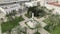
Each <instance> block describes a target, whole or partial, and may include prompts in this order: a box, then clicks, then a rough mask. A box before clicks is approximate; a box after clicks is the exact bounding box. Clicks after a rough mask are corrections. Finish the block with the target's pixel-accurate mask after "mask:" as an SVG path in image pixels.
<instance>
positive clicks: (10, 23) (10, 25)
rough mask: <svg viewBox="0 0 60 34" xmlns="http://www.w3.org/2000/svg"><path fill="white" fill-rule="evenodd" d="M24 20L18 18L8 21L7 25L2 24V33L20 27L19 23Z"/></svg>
mask: <svg viewBox="0 0 60 34" xmlns="http://www.w3.org/2000/svg"><path fill="white" fill-rule="evenodd" d="M22 20H24V19H23V18H22V17H17V18H16V19H14V20H13V21H7V22H5V23H2V24H1V27H2V33H4V32H6V31H9V30H11V29H12V28H14V27H16V26H17V25H19V22H20V21H22Z"/></svg>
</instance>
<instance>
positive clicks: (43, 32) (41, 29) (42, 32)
mask: <svg viewBox="0 0 60 34" xmlns="http://www.w3.org/2000/svg"><path fill="white" fill-rule="evenodd" d="M39 32H40V33H41V34H50V33H49V32H48V31H46V30H45V29H44V28H40V30H39Z"/></svg>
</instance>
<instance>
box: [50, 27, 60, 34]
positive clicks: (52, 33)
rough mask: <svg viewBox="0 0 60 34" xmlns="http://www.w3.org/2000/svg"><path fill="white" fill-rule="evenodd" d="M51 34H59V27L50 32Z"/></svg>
mask: <svg viewBox="0 0 60 34" xmlns="http://www.w3.org/2000/svg"><path fill="white" fill-rule="evenodd" d="M51 34H60V27H58V26H57V27H56V29H55V30H54V31H53V32H51Z"/></svg>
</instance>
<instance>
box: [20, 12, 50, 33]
mask: <svg viewBox="0 0 60 34" xmlns="http://www.w3.org/2000/svg"><path fill="white" fill-rule="evenodd" d="M24 14H25V13H24ZM22 16H23V18H24V19H25V20H24V21H22V22H20V24H21V26H22V27H25V26H26V25H25V22H26V21H29V18H27V17H26V16H24V15H22ZM34 19H36V20H37V21H39V22H40V23H41V24H42V26H43V27H45V26H46V25H47V24H46V23H44V22H42V21H43V20H44V17H42V18H40V19H37V18H35V17H34ZM28 30H29V29H28ZM33 32H35V30H34V31H33ZM33 32H31V33H33ZM39 32H40V33H41V34H50V33H49V32H48V31H46V30H45V29H43V28H41V29H40V30H39Z"/></svg>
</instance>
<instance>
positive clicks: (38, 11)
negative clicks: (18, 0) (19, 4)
mask: <svg viewBox="0 0 60 34" xmlns="http://www.w3.org/2000/svg"><path fill="white" fill-rule="evenodd" d="M45 9H47V8H46V7H39V6H34V7H29V8H28V12H27V14H28V15H29V13H30V12H33V13H34V16H35V17H39V16H40V17H43V16H45V15H46V13H47V12H46V11H45ZM30 14H31V13H30ZM29 16H30V15H29Z"/></svg>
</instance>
